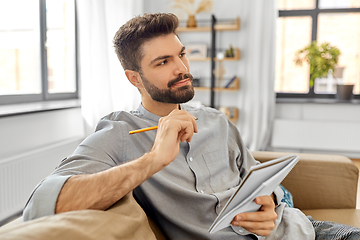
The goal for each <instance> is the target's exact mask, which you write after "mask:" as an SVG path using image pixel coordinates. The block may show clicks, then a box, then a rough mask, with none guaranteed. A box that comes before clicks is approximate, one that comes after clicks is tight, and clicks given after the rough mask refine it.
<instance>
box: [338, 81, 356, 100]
mask: <svg viewBox="0 0 360 240" xmlns="http://www.w3.org/2000/svg"><path fill="white" fill-rule="evenodd" d="M353 89H354V84H337V85H336V99H337V100H339V101H350V100H352V99H353V97H354V94H353Z"/></svg>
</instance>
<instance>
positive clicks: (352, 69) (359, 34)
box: [315, 13, 360, 94]
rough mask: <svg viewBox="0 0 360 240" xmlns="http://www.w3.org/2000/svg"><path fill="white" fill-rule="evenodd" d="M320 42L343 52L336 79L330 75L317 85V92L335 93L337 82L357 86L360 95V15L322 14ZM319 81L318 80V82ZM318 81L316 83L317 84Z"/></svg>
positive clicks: (355, 87) (320, 18)
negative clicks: (327, 43)
mask: <svg viewBox="0 0 360 240" xmlns="http://www.w3.org/2000/svg"><path fill="white" fill-rule="evenodd" d="M318 26H319V27H318V42H319V43H323V42H329V43H330V44H331V45H334V46H336V47H338V48H339V49H340V51H341V54H340V56H339V62H338V68H337V70H336V71H335V77H336V79H333V78H332V76H331V75H330V76H329V77H328V78H325V79H321V84H315V92H319V93H320V92H326V93H335V84H336V82H340V83H350V84H355V86H354V93H355V94H359V93H360V67H359V66H360V44H359V43H360V28H359V27H355V26H360V13H340V14H339V13H337V14H320V15H319V25H318ZM317 81H318V80H317ZM317 81H316V82H317Z"/></svg>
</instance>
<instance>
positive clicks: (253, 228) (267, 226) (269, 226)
mask: <svg viewBox="0 0 360 240" xmlns="http://www.w3.org/2000/svg"><path fill="white" fill-rule="evenodd" d="M231 224H232V225H233V226H238V227H243V228H245V229H246V230H247V231H249V232H252V233H255V234H257V235H261V236H267V235H269V234H270V232H271V231H272V230H273V229H274V228H275V222H274V221H266V222H251V221H239V222H235V221H233V222H232V223H231Z"/></svg>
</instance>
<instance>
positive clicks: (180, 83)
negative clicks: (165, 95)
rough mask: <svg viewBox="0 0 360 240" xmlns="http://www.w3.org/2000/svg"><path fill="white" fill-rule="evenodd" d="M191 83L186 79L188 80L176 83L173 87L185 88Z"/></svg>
mask: <svg viewBox="0 0 360 240" xmlns="http://www.w3.org/2000/svg"><path fill="white" fill-rule="evenodd" d="M189 82H190V79H189V78H186V79H184V80H181V81H178V82H176V83H174V84H173V85H172V87H181V86H185V85H187V84H188V83H189Z"/></svg>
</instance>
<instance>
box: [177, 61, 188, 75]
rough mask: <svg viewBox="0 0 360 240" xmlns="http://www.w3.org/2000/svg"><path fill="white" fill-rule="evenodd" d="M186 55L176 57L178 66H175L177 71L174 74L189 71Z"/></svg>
mask: <svg viewBox="0 0 360 240" xmlns="http://www.w3.org/2000/svg"><path fill="white" fill-rule="evenodd" d="M184 58H186V57H183V58H180V57H177V58H176V61H175V62H176V66H175V72H174V74H175V75H176V76H177V75H179V74H185V73H187V72H189V69H188V67H187V65H186V59H184Z"/></svg>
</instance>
